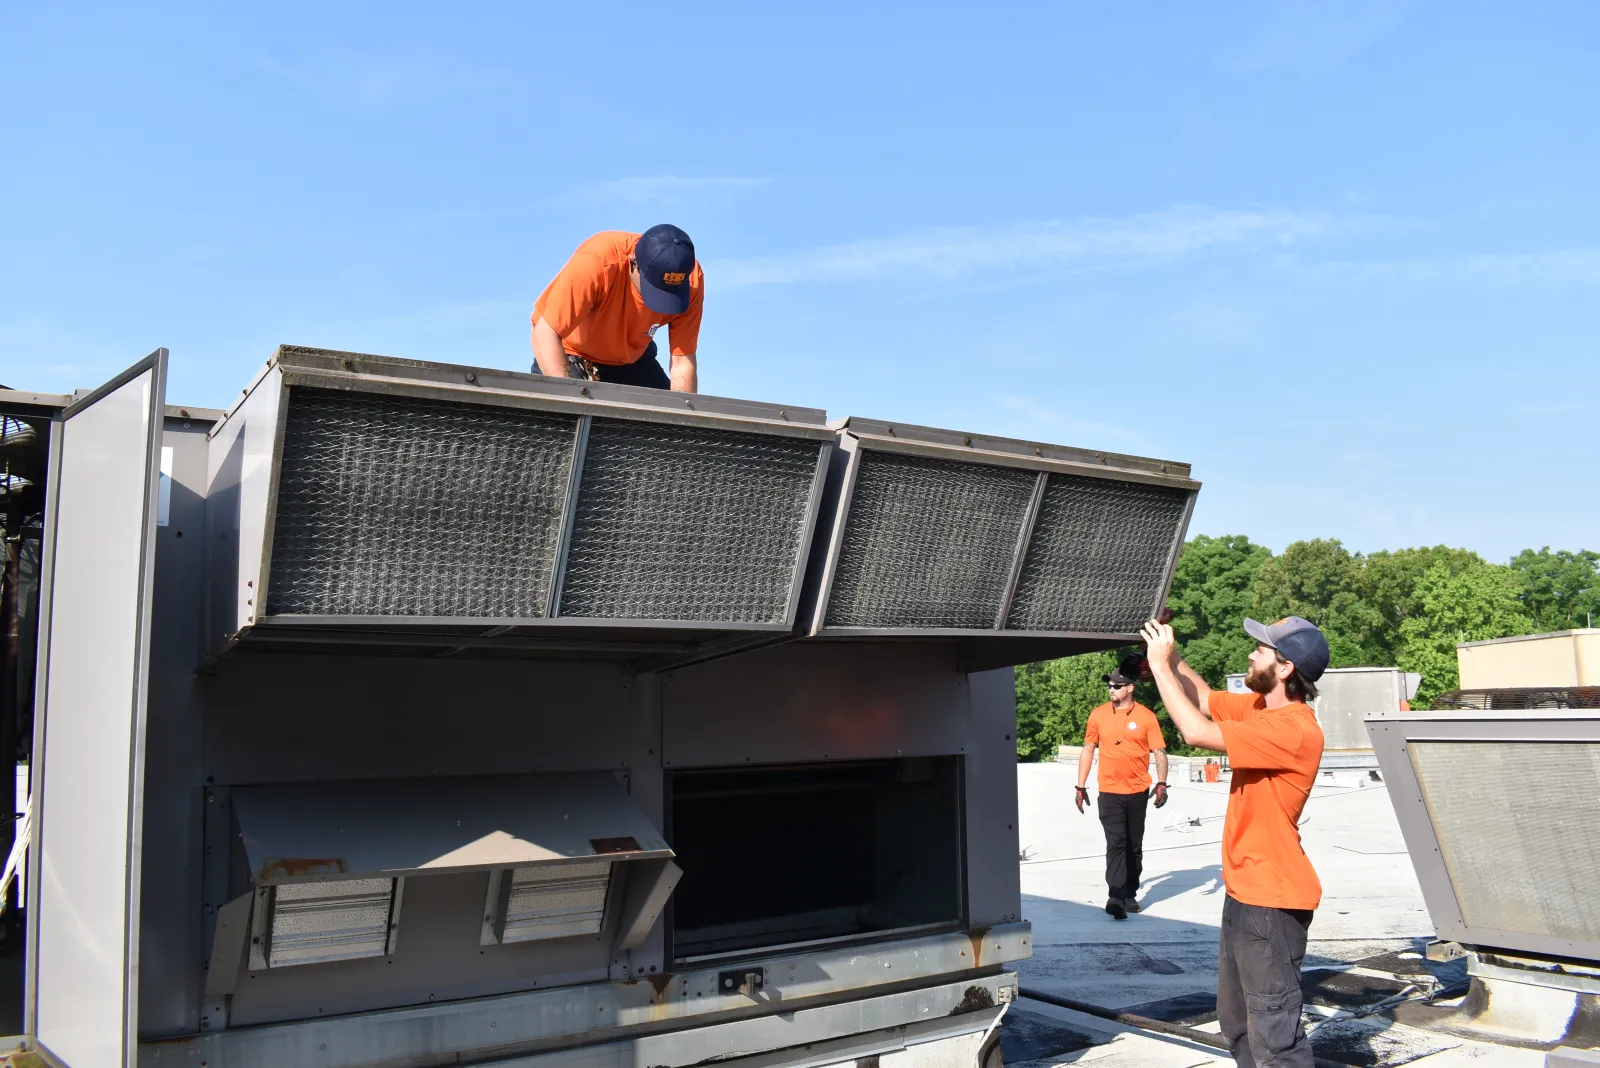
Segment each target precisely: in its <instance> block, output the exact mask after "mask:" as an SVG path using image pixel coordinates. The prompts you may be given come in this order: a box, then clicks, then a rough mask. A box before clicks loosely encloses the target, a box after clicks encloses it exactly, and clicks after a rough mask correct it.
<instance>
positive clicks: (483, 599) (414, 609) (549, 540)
mask: <svg viewBox="0 0 1600 1068" xmlns="http://www.w3.org/2000/svg"><path fill="white" fill-rule="evenodd" d="M288 403H289V411H288V417H287V422H286V424H285V428H284V440H283V465H282V469H281V472H280V476H279V483H278V506H277V523H276V526H275V528H274V531H273V540H272V571H271V583H270V586H269V598H268V603H269V607H268V611H269V612H270V613H272V614H278V613H303V614H314V615H393V616H481V617H490V618H526V617H536V616H542V615H544V612H545V601H546V599H547V597H548V595H549V589H550V575H551V570H552V565H553V561H554V556H555V545H556V539H557V537H558V536H559V534H560V529H561V518H562V507H563V505H564V503H565V498H566V486H567V478H568V471H569V468H570V466H571V458H572V447H573V441H574V438H575V434H576V430H577V420H576V418H575V417H572V416H559V415H548V414H544V413H540V412H529V411H521V410H518V409H512V408H493V407H485V406H478V405H468V404H453V403H446V402H442V401H431V400H418V399H414V398H408V397H392V396H385V395H379V394H363V393H346V392H343V391H334V390H313V389H295V390H292V391H291V392H290V394H289V402H288Z"/></svg>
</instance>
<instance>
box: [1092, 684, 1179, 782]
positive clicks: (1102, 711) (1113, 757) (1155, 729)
mask: <svg viewBox="0 0 1600 1068" xmlns="http://www.w3.org/2000/svg"><path fill="white" fill-rule="evenodd" d="M1083 744H1084V745H1097V746H1099V747H1100V773H1099V778H1098V779H1097V780H1096V781H1097V782H1098V783H1099V786H1100V792H1101V793H1103V794H1142V793H1144V792H1145V791H1146V790H1148V789H1150V750H1152V749H1163V750H1164V749H1166V747H1167V740H1166V739H1165V738H1163V737H1162V736H1161V724H1160V723H1157V722H1156V714H1155V713H1154V712H1152V711H1150V710H1149V709H1148V708H1146V707H1144V705H1141V704H1140V703H1139V702H1137V701H1135V702H1134V703H1133V707H1132V708H1130V709H1128V711H1126V712H1118V711H1117V710H1116V709H1115V708H1113V707H1112V705H1111V703H1110V702H1109V701H1108V702H1106V703H1105V704H1103V705H1101V706H1100V707H1099V708H1097V709H1095V710H1094V711H1093V712H1090V713H1089V726H1088V727H1086V728H1084V732H1083Z"/></svg>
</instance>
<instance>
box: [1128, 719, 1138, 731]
mask: <svg viewBox="0 0 1600 1068" xmlns="http://www.w3.org/2000/svg"><path fill="white" fill-rule="evenodd" d="M1128 729H1129V730H1130V731H1136V730H1138V729H1139V725H1138V724H1137V723H1135V722H1134V721H1133V720H1131V719H1130V720H1129V721H1128Z"/></svg>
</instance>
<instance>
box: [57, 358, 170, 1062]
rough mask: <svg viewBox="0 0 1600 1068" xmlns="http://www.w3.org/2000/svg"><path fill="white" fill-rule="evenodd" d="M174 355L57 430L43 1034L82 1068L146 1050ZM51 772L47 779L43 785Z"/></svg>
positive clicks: (95, 398)
mask: <svg viewBox="0 0 1600 1068" xmlns="http://www.w3.org/2000/svg"><path fill="white" fill-rule="evenodd" d="M166 372H167V353H166V350H165V349H161V350H158V351H156V352H155V353H153V354H152V355H150V356H149V357H147V358H145V359H143V360H141V361H139V362H138V363H136V364H134V365H133V366H132V367H130V368H128V370H126V371H124V372H123V373H122V374H120V375H118V376H117V377H116V378H114V379H112V380H111V381H110V382H108V383H106V384H105V385H104V386H101V387H100V388H99V389H97V390H95V391H93V392H91V393H89V394H88V395H86V396H83V397H80V398H78V399H77V400H75V401H73V402H72V403H71V404H70V405H68V406H67V407H66V408H65V409H64V410H63V411H62V412H61V415H60V417H59V420H58V421H57V422H55V424H54V426H53V430H54V433H53V436H52V438H53V440H52V452H51V461H50V477H49V488H50V497H49V502H48V505H47V511H46V522H45V531H46V541H45V547H44V567H43V592H42V595H41V598H40V604H41V606H42V620H41V626H40V638H41V640H40V664H39V678H40V685H39V693H40V695H41V699H40V705H39V707H38V708H37V711H36V715H35V738H34V748H33V761H34V765H33V766H34V776H35V782H34V791H35V796H34V804H35V809H34V828H33V846H32V861H31V863H30V864H29V868H28V874H29V879H30V883H31V885H30V886H29V889H28V922H29V930H28V976H29V983H28V989H29V999H28V1004H27V1009H26V1020H27V1031H28V1037H29V1039H30V1041H32V1042H36V1043H37V1044H38V1045H39V1046H40V1047H42V1048H43V1049H45V1050H47V1051H48V1052H49V1053H50V1054H51V1055H52V1056H53V1057H54V1058H55V1059H56V1060H57V1061H59V1062H61V1063H63V1064H66V1065H68V1066H69V1068H117V1066H121V1065H124V1064H130V1063H132V1061H133V1058H134V1054H135V1050H136V1048H137V1023H138V981H137V980H138V959H139V899H140V882H141V880H140V855H141V854H140V838H141V834H142V830H143V813H142V811H141V808H142V804H141V803H142V800H143V783H144V775H143V771H144V729H145V711H146V700H147V689H146V683H147V674H148V668H149V657H150V646H149V630H150V612H151V590H152V582H153V578H154V576H153V574H152V563H153V558H154V539H155V529H154V528H155V522H156V503H157V493H158V485H159V478H160V441H161V431H162V419H161V413H162V411H163V406H164V395H165V390H166ZM41 780H42V781H41Z"/></svg>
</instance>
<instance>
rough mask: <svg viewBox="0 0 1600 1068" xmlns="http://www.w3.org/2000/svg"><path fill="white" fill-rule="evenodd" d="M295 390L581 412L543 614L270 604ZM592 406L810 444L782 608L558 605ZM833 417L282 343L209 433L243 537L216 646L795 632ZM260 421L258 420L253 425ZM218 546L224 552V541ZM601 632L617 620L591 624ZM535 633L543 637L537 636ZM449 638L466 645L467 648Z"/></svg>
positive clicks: (217, 598)
mask: <svg viewBox="0 0 1600 1068" xmlns="http://www.w3.org/2000/svg"><path fill="white" fill-rule="evenodd" d="M293 389H315V390H324V391H328V390H337V391H348V392H354V393H360V394H366V395H378V396H385V397H393V398H412V399H420V400H433V401H443V402H447V403H452V404H468V405H476V406H485V407H488V406H493V407H499V408H509V409H521V410H531V411H538V412H547V413H551V414H556V415H564V416H569V417H573V418H574V419H575V420H576V435H577V437H576V441H575V443H574V447H573V452H572V471H571V474H570V475H569V478H568V484H567V499H566V501H565V502H564V504H563V505H562V507H563V509H564V519H563V522H562V527H561V531H560V536H559V540H558V542H557V545H556V551H555V556H554V560H553V564H552V572H551V581H550V584H549V596H548V598H547V601H546V612H545V614H544V615H543V616H531V617H523V618H511V617H506V618H500V617H483V616H467V617H458V616H421V615H320V614H312V615H302V614H269V613H268V612H267V611H266V609H267V607H268V606H269V605H270V597H271V590H270V582H271V577H272V575H271V573H272V557H273V538H274V532H275V528H276V525H277V512H278V497H279V481H280V478H281V474H282V461H283V455H284V435H285V427H286V422H287V418H288V410H289V391H290V390H293ZM595 418H603V419H607V420H625V421H632V422H639V423H646V424H655V425H658V426H665V427H676V428H698V429H705V430H714V431H725V432H726V431H732V432H735V433H744V434H749V435H752V436H754V435H760V436H764V437H769V438H784V439H791V440H799V441H803V442H809V443H814V444H815V446H816V449H817V461H816V467H815V469H814V473H813V477H812V482H811V488H810V494H809V497H808V499H807V501H806V506H805V512H804V517H803V523H802V528H801V532H800V537H799V539H798V542H797V546H796V552H795V560H794V565H793V574H792V576H791V579H790V582H789V590H788V596H787V602H786V605H785V609H784V614H783V618H782V619H781V620H776V621H770V622H768V621H763V622H734V621H705V620H682V619H645V618H629V617H625V616H617V617H572V616H563V615H559V614H557V613H558V612H559V603H560V600H559V599H560V596H561V592H562V587H563V583H564V580H565V573H566V568H567V562H568V558H569V553H570V550H571V538H572V531H573V520H574V512H575V510H576V508H577V506H578V497H579V494H580V492H581V476H582V472H583V463H584V453H585V445H586V443H587V440H588V432H589V428H590V425H591V423H592V421H593V419H595ZM825 418H826V417H825V413H823V412H822V411H820V410H817V409H812V408H786V407H779V406H777V405H770V404H760V403H755V402H749V401H740V400H733V399H727V398H719V397H708V396H702V395H698V394H696V395H688V396H686V395H682V394H676V393H672V394H665V393H662V392H661V391H659V390H650V389H642V388H636V387H631V386H618V385H612V384H607V383H600V382H585V381H580V380H577V379H558V378H549V377H545V376H542V375H534V374H525V373H520V372H513V371H503V370H494V369H489V368H473V367H461V366H453V365H448V364H438V363H426V362H422V361H416V360H403V359H396V358H393V357H386V356H374V355H369V354H364V353H352V352H339V351H332V350H323V349H313V348H304V347H299V346H288V345H285V346H281V347H280V348H279V349H278V350H277V352H276V353H275V354H274V355H273V357H272V359H270V360H269V361H268V362H267V364H266V366H265V367H264V368H263V369H262V370H261V371H260V372H259V373H258V374H257V375H256V377H255V379H254V380H253V381H252V382H251V383H250V385H249V386H248V387H247V388H246V389H245V390H244V391H243V393H242V395H241V396H240V398H239V400H238V401H237V402H236V403H235V404H234V406H233V407H232V408H231V409H229V411H228V412H227V413H225V414H224V416H223V418H222V419H221V420H220V421H219V422H218V423H217V425H216V426H215V427H213V428H212V431H211V433H210V435H209V439H210V440H211V441H212V442H213V457H212V461H211V468H212V470H211V482H212V488H211V494H212V495H213V496H216V495H218V494H219V491H221V492H226V491H227V490H229V489H232V490H234V491H235V492H236V494H237V503H236V504H233V507H234V509H235V516H234V518H235V521H236V522H237V535H238V537H239V545H238V546H237V552H238V561H239V562H238V567H239V573H238V574H237V575H236V576H235V582H234V584H233V585H234V588H233V589H232V590H229V589H226V588H223V586H224V585H225V583H226V581H227V579H226V576H225V575H224V576H222V577H221V579H220V580H218V577H217V575H216V569H215V568H213V581H214V586H213V589H212V590H211V596H210V598H209V601H210V610H211V619H210V621H209V624H208V627H207V632H208V645H209V647H210V648H211V649H212V651H213V653H219V652H222V651H225V650H227V649H229V648H232V647H233V646H234V645H235V644H237V643H238V642H240V641H241V640H242V639H247V638H248V639H250V640H251V641H252V642H254V641H261V640H272V639H274V638H276V637H278V636H281V637H282V639H283V640H284V641H285V642H292V643H294V644H296V645H303V644H313V645H315V644H339V643H342V642H345V641H351V642H353V643H355V644H357V645H367V646H371V645H374V644H376V643H375V640H374V634H375V633H376V634H379V635H386V636H388V635H392V636H393V637H394V640H395V642H396V644H397V645H413V646H414V645H418V644H433V645H438V646H444V647H450V646H453V645H454V644H455V642H454V641H453V640H452V639H453V638H460V639H461V641H462V648H477V647H498V646H500V645H501V644H504V645H505V646H507V647H508V648H511V647H519V648H520V647H521V646H527V647H528V648H530V649H536V648H537V647H538V646H539V645H540V644H542V643H544V642H548V641H549V640H550V639H552V638H560V637H561V636H563V635H564V636H565V638H564V642H565V644H563V645H561V646H560V647H559V648H557V649H554V650H552V651H556V652H561V653H565V654H567V655H571V654H572V653H574V652H578V651H580V649H581V646H582V645H583V644H584V643H585V642H586V641H588V639H589V638H590V637H599V638H600V640H599V641H598V642H597V643H596V645H595V649H596V650H597V651H599V652H602V653H604V652H605V651H606V649H607V645H608V641H607V640H608V639H609V644H610V645H614V646H616V647H617V650H618V651H620V653H621V655H623V656H637V655H640V653H641V652H642V651H644V650H646V649H648V648H649V647H651V646H652V645H654V646H656V647H659V648H664V649H668V650H671V649H682V648H684V647H685V646H686V645H688V646H693V645H694V644H695V643H696V642H700V641H705V640H707V639H711V638H715V637H717V636H719V635H727V634H729V633H745V632H757V633H759V632H771V633H773V634H780V633H785V632H789V631H792V630H793V628H794V624H795V619H796V616H797V611H798V607H799V603H800V598H801V591H802V584H803V581H804V578H805V573H806V567H807V562H808V560H809V558H810V555H811V543H812V538H813V536H814V533H815V529H816V524H817V517H818V513H819V508H820V503H821V500H822V496H823V489H824V484H825V481H826V478H827V473H828V468H829V461H830V457H831V453H832V451H833V448H834V443H835V438H836V435H835V433H834V431H833V430H831V429H830V428H829V427H828V426H827V425H826V422H825ZM252 423H253V424H255V425H253V426H252V425H251V424H252ZM246 439H248V440H246ZM219 440H220V441H221V443H222V445H223V446H225V447H227V448H228V449H235V450H236V451H241V452H242V455H241V456H240V457H239V458H237V459H233V458H230V457H228V456H224V457H223V458H222V461H221V463H220V464H219V462H218V458H217V451H218V444H217V443H218V442H219ZM230 462H232V463H233V464H234V465H235V466H236V467H237V468H239V470H238V471H237V472H236V473H229V472H228V470H227V466H228V464H229V463H230ZM261 472H265V474H262V473H261ZM252 473H253V475H252ZM252 477H253V483H252ZM235 479H236V481H233V480H235ZM247 483H251V484H247ZM216 522H217V520H216V519H210V520H208V526H210V528H211V529H209V530H208V543H209V547H210V549H211V551H212V552H213V553H215V552H217V551H218V544H219V539H223V538H225V537H226V536H227V533H228V530H227V529H226V528H222V529H219V528H218V527H216V526H215V525H214V524H215V523H216ZM258 546H259V547H258ZM222 551H223V552H224V554H226V553H227V552H228V551H229V550H227V549H224V550H222ZM600 631H605V632H610V633H605V634H598V635H597V632H600ZM514 632H515V633H514ZM530 636H531V637H532V638H533V639H536V640H530ZM454 651H455V652H460V651H462V649H461V648H457V649H454Z"/></svg>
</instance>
